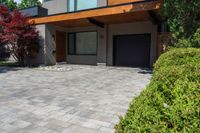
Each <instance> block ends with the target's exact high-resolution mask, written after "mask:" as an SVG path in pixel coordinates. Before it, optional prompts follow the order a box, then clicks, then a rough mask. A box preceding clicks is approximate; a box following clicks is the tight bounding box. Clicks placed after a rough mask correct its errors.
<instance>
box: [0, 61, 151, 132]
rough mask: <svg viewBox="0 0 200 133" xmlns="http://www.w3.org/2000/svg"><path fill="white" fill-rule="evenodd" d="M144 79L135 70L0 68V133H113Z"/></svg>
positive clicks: (144, 75) (147, 75)
mask: <svg viewBox="0 0 200 133" xmlns="http://www.w3.org/2000/svg"><path fill="white" fill-rule="evenodd" d="M58 68H59V69H58ZM150 77H151V74H150V73H149V71H147V70H144V69H139V68H119V67H102V66H101V67H99V66H82V65H57V66H53V67H50V68H49V67H40V68H32V69H31V68H23V69H22V68H5V67H1V68H0V133H113V132H114V126H115V124H117V123H118V122H119V116H120V115H124V114H125V113H126V111H127V109H128V106H129V103H130V102H131V100H132V98H133V97H135V96H137V95H139V93H140V92H141V91H142V90H143V89H144V88H145V86H146V85H147V84H148V83H149V79H150Z"/></svg>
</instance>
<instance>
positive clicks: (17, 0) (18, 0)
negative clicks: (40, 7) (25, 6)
mask: <svg viewBox="0 0 200 133" xmlns="http://www.w3.org/2000/svg"><path fill="white" fill-rule="evenodd" d="M15 1H16V2H17V3H19V2H20V1H21V0H15ZM40 1H41V2H42V0H40Z"/></svg>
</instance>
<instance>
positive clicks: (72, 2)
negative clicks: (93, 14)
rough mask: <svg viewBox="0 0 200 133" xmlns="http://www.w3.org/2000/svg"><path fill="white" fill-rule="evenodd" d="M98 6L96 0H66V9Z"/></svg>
mask: <svg viewBox="0 0 200 133" xmlns="http://www.w3.org/2000/svg"><path fill="white" fill-rule="evenodd" d="M97 7H98V0H68V11H69V12H73V11H78V10H84V9H91V8H97Z"/></svg>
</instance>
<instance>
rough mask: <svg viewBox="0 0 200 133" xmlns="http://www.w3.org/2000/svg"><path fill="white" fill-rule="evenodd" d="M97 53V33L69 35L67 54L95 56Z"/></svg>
mask: <svg viewBox="0 0 200 133" xmlns="http://www.w3.org/2000/svg"><path fill="white" fill-rule="evenodd" d="M96 51H97V32H80V33H70V34H69V54H77V55H95V54H96Z"/></svg>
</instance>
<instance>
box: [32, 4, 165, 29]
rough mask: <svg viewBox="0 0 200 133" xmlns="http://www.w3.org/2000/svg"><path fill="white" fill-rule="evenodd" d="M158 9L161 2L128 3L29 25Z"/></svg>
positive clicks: (46, 18)
mask: <svg viewBox="0 0 200 133" xmlns="http://www.w3.org/2000/svg"><path fill="white" fill-rule="evenodd" d="M160 7H161V0H156V1H151V2H142V3H135V4H134V3H129V4H126V5H119V6H111V7H105V8H98V9H91V10H86V11H80V12H74V13H63V14H57V15H50V16H46V17H39V18H33V19H31V20H30V23H34V24H36V25H38V24H46V23H54V22H59V21H68V20H77V19H86V18H94V17H101V16H108V15H116V14H122V13H130V12H138V11H149V10H156V9H160Z"/></svg>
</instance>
